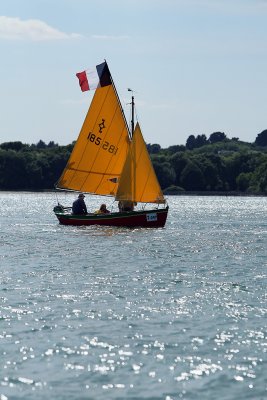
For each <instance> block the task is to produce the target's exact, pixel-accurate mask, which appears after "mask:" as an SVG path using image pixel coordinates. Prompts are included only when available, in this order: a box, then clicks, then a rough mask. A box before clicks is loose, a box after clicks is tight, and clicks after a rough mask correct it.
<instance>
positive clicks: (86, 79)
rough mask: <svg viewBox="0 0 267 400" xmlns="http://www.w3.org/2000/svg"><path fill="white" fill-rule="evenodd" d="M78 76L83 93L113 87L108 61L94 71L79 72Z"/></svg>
mask: <svg viewBox="0 0 267 400" xmlns="http://www.w3.org/2000/svg"><path fill="white" fill-rule="evenodd" d="M76 76H77V78H78V79H79V84H80V87H81V90H82V92H86V91H87V90H94V89H96V88H98V87H103V86H108V85H111V75H110V72H109V68H108V65H107V63H106V61H105V62H103V63H102V64H99V65H97V66H96V67H95V68H93V69H87V70H85V71H82V72H78V73H77V74H76Z"/></svg>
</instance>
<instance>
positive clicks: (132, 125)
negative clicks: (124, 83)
mask: <svg viewBox="0 0 267 400" xmlns="http://www.w3.org/2000/svg"><path fill="white" fill-rule="evenodd" d="M128 92H132V93H133V90H132V89H128ZM130 104H131V107H132V119H131V139H132V138H133V134H134V96H132V101H131V103H130Z"/></svg>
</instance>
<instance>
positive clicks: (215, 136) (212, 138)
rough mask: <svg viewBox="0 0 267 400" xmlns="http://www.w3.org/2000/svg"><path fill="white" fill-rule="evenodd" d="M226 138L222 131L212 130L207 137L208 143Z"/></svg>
mask: <svg viewBox="0 0 267 400" xmlns="http://www.w3.org/2000/svg"><path fill="white" fill-rule="evenodd" d="M225 139H226V135H225V133H224V132H213V133H212V134H211V135H210V137H209V142H210V143H217V142H223V141H224V140H225Z"/></svg>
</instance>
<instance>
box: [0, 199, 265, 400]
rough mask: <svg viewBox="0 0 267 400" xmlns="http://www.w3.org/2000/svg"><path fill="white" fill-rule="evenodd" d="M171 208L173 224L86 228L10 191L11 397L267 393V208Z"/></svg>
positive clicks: (0, 393)
mask: <svg viewBox="0 0 267 400" xmlns="http://www.w3.org/2000/svg"><path fill="white" fill-rule="evenodd" d="M62 196H63V194H62ZM64 196H65V195H64ZM64 198H65V197H64ZM67 199H72V195H67ZM63 202H64V201H63ZM169 203H170V216H169V220H168V223H167V225H166V228H165V229H159V230H157V229H155V230H154V229H151V230H149V229H135V230H130V229H121V228H115V229H114V228H103V227H98V228H96V227H94V228H92V227H89V228H84V227H80V228H75V227H63V226H60V225H58V224H57V222H56V221H55V219H54V216H53V215H52V214H51V210H52V208H53V204H54V199H53V196H52V194H41V193H40V194H38V195H37V196H36V194H30V193H25V194H13V193H4V194H3V198H2V205H1V207H0V213H1V223H2V225H1V233H0V236H1V241H2V246H1V248H0V259H1V270H0V282H1V286H0V323H1V324H0V343H1V346H0V357H1V363H2V368H1V372H0V400H6V399H13V398H14V397H16V398H17V399H20V398H21V399H24V398H27V399H36V398H38V399H39V398H40V399H47V398H50V397H51V398H52V397H55V398H57V399H65V398H72V399H79V400H80V399H88V398H98V399H104V398H105V399H106V398H108V399H124V398H127V399H137V398H142V399H154V400H155V399H165V400H173V399H175V400H176V399H178V398H184V399H194V400H195V399H203V398H220V399H229V400H230V399H233V398H242V399H246V398H247V399H250V398H255V399H256V398H257V399H258V398H259V399H260V398H265V397H266V389H267V387H266V380H265V369H266V368H265V367H266V360H267V357H266V349H267V338H266V322H265V319H266V309H267V307H266V300H267V298H266V291H265V289H266V283H267V279H266V277H267V275H266V265H267V262H266V249H265V248H266V236H267V229H266V223H265V224H264V221H263V219H262V215H263V213H265V214H266V211H267V204H266V199H265V198H244V199H241V198H223V199H222V198H219V197H213V198H210V197H207V198H206V197H205V198H201V199H199V197H192V198H191V197H190V198H189V197H183V196H181V197H177V198H170V199H169ZM95 205H96V204H95ZM14 208H16V212H14ZM15 217H17V218H16V219H15V221H14V218H15ZM2 221H3V222H2Z"/></svg>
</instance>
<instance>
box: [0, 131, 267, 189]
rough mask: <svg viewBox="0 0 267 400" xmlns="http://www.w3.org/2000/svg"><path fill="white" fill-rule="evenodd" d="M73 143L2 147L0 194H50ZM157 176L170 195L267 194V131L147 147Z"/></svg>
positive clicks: (193, 138)
mask: <svg viewBox="0 0 267 400" xmlns="http://www.w3.org/2000/svg"><path fill="white" fill-rule="evenodd" d="M73 146H74V143H72V144H69V145H67V146H60V145H58V144H56V143H54V142H49V143H48V144H46V143H45V142H43V141H42V140H40V141H39V142H38V143H37V144H31V145H29V144H24V143H22V142H19V141H17V142H5V143H2V144H0V190H50V189H53V188H54V185H55V183H56V182H57V180H58V179H59V177H60V175H61V173H62V171H63V169H64V167H65V166H66V163H67V161H68V158H69V156H70V154H71V151H72V149H73ZM147 148H148V151H149V153H150V156H151V160H152V163H153V165H154V168H155V171H156V174H157V177H158V179H159V182H160V184H161V187H162V188H163V190H164V192H165V193H167V194H179V193H184V192H203V193H204V192H208V193H212V192H214V193H217V192H225V193H229V192H241V193H251V194H264V195H266V194H267V130H264V131H262V132H261V133H259V134H258V135H257V137H256V139H255V142H253V143H247V142H242V141H239V139H238V138H232V139H228V138H227V136H226V135H225V133H223V132H214V133H212V134H211V135H210V136H209V138H207V137H206V135H204V134H202V135H196V136H195V135H190V136H189V137H188V139H187V141H186V144H185V145H174V146H170V147H168V148H165V149H163V148H161V146H160V145H159V144H147Z"/></svg>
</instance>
